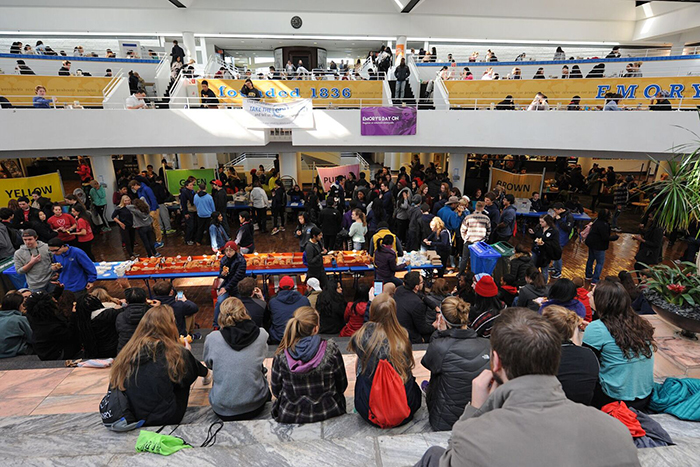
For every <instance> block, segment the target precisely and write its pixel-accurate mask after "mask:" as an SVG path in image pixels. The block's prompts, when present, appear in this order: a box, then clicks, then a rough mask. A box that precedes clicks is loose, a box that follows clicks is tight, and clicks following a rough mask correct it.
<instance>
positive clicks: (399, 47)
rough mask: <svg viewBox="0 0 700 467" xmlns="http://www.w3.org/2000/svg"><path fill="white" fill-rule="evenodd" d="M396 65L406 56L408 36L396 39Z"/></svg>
mask: <svg viewBox="0 0 700 467" xmlns="http://www.w3.org/2000/svg"><path fill="white" fill-rule="evenodd" d="M394 57H395V61H394V65H399V64H400V63H401V59H402V58H406V36H399V37H398V39H396V50H395V51H394Z"/></svg>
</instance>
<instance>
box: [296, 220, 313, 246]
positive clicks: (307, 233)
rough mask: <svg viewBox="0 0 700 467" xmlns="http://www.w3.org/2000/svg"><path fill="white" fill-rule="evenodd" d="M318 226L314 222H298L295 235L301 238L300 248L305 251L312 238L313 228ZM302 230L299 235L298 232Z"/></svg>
mask: <svg viewBox="0 0 700 467" xmlns="http://www.w3.org/2000/svg"><path fill="white" fill-rule="evenodd" d="M314 227H316V224H314V223H313V222H308V223H306V224H298V225H297V228H296V230H294V236H295V237H297V238H298V239H299V249H300V250H301V251H304V248H305V247H306V244H307V243H308V242H309V240H310V239H311V229H313V228H314ZM297 231H299V232H301V235H297V234H296V232H297Z"/></svg>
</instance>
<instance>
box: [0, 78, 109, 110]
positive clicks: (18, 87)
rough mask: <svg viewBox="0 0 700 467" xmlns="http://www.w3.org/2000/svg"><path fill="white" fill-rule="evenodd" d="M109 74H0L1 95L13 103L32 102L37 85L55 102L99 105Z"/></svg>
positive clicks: (29, 104)
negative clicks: (100, 76) (55, 100)
mask: <svg viewBox="0 0 700 467" xmlns="http://www.w3.org/2000/svg"><path fill="white" fill-rule="evenodd" d="M111 79H112V78H97V77H95V78H93V77H89V76H34V75H0V96H5V97H6V98H7V100H9V101H10V102H11V103H12V105H14V106H25V107H31V106H32V98H33V97H34V95H35V94H36V93H35V92H34V88H35V87H36V86H39V85H41V86H44V87H45V88H46V98H51V97H56V98H57V99H58V105H59V106H61V105H66V104H67V105H73V104H74V102H75V101H78V102H79V103H80V105H83V106H84V105H102V99H103V95H102V90H103V89H104V88H105V87H106V86H107V84H108V83H109V81H110V80H111Z"/></svg>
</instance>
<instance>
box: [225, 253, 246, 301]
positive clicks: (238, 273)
mask: <svg viewBox="0 0 700 467" xmlns="http://www.w3.org/2000/svg"><path fill="white" fill-rule="evenodd" d="M224 266H228V274H226V275H225V276H222V275H221V272H222V271H223V269H224ZM245 270H246V262H245V258H244V257H243V255H242V254H240V253H236V254H235V255H233V257H232V258H229V257H228V256H226V255H224V257H223V258H221V265H220V267H219V277H221V278H222V279H223V280H224V282H223V283H222V284H221V286H220V287H219V288H224V289H226V292H228V294H229V296H231V297H238V283H239V282H240V281H242V280H243V278H244V277H245Z"/></svg>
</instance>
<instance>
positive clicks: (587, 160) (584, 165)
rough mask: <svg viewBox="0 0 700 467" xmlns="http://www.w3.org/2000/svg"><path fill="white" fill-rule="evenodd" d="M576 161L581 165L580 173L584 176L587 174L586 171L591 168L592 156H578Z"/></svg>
mask: <svg viewBox="0 0 700 467" xmlns="http://www.w3.org/2000/svg"><path fill="white" fill-rule="evenodd" d="M578 163H579V165H580V166H581V173H582V174H583V176H584V177H586V176H587V175H588V171H589V170H591V168H592V167H593V158H592V157H579V158H578Z"/></svg>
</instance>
